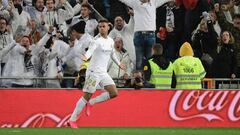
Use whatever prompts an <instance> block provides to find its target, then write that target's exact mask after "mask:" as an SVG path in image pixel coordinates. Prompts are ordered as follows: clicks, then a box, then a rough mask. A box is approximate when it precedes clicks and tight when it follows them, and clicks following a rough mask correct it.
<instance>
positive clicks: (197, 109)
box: [169, 90, 240, 122]
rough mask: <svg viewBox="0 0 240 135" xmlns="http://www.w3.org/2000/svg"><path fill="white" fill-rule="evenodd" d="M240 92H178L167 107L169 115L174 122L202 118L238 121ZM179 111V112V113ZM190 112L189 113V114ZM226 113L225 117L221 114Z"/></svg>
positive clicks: (239, 116)
mask: <svg viewBox="0 0 240 135" xmlns="http://www.w3.org/2000/svg"><path fill="white" fill-rule="evenodd" d="M239 99H240V91H200V90H199V91H197V90H194V91H184V90H178V91H176V93H175V94H174V96H173V97H172V99H171V101H170V105H169V115H170V117H171V118H172V119H174V120H176V121H184V120H189V119H193V118H204V119H206V120H208V121H212V120H217V121H225V120H226V119H224V118H226V117H227V118H228V119H229V120H230V121H232V122H235V121H239V120H240V115H239V111H240V106H239V105H240V103H239ZM179 110H181V111H179ZM189 112H191V113H189ZM220 112H226V113H227V114H226V116H222V113H220Z"/></svg>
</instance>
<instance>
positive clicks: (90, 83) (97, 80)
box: [83, 71, 115, 93]
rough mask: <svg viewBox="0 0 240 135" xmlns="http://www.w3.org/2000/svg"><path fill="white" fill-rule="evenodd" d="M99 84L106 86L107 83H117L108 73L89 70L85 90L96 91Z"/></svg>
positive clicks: (88, 91)
mask: <svg viewBox="0 0 240 135" xmlns="http://www.w3.org/2000/svg"><path fill="white" fill-rule="evenodd" d="M98 85H100V87H102V88H104V87H105V86H107V85H115V83H114V81H113V80H112V78H111V77H110V76H109V75H108V73H95V72H92V71H87V73H86V79H85V84H84V87H83V92H87V93H94V92H95V91H96V88H97V86H98Z"/></svg>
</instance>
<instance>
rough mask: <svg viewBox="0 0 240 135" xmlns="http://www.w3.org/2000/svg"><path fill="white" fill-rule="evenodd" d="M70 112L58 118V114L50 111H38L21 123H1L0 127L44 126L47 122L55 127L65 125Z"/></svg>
mask: <svg viewBox="0 0 240 135" xmlns="http://www.w3.org/2000/svg"><path fill="white" fill-rule="evenodd" d="M70 116H71V115H70V114H69V115H67V116H65V117H63V118H60V117H59V116H57V115H55V114H51V113H47V114H43V113H38V114H34V115H32V116H30V117H29V118H28V119H27V120H26V121H24V122H23V123H22V124H3V125H1V128H13V127H14V128H26V127H46V123H47V122H51V123H54V124H55V127H66V126H67V121H68V119H69V118H70Z"/></svg>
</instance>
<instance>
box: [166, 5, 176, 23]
mask: <svg viewBox="0 0 240 135" xmlns="http://www.w3.org/2000/svg"><path fill="white" fill-rule="evenodd" d="M172 9H173V8H171V7H168V6H167V7H166V10H167V12H166V27H170V28H174V27H175V25H174V13H173V11H172Z"/></svg>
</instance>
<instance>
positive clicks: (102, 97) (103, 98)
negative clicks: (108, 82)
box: [89, 92, 110, 105]
mask: <svg viewBox="0 0 240 135" xmlns="http://www.w3.org/2000/svg"><path fill="white" fill-rule="evenodd" d="M108 99H110V95H109V93H108V92H104V93H102V94H101V95H99V96H97V97H95V98H93V99H91V100H90V101H89V103H90V105H94V104H96V103H100V102H104V101H106V100H108Z"/></svg>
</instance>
